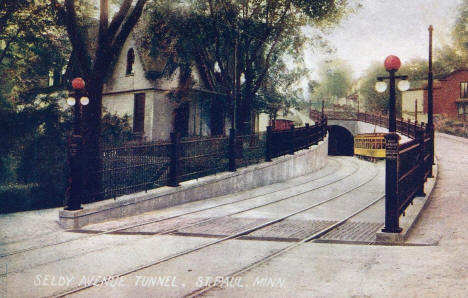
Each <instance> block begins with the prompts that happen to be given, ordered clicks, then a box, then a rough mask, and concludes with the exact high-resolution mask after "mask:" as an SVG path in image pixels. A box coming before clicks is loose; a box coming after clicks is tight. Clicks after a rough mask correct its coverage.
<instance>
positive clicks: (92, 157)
mask: <svg viewBox="0 0 468 298" xmlns="http://www.w3.org/2000/svg"><path fill="white" fill-rule="evenodd" d="M146 1H147V0H136V1H133V0H123V1H121V4H120V6H119V9H118V11H117V13H115V15H114V16H113V17H112V19H111V20H110V18H109V1H108V0H100V8H99V35H98V38H97V44H96V50H95V53H91V52H90V50H89V49H90V43H92V42H94V40H89V39H88V40H87V39H86V38H85V36H86V32H85V28H84V27H83V26H80V22H79V18H78V14H77V7H76V5H75V1H74V0H65V6H64V7H62V6H61V5H60V4H58V2H57V1H54V2H55V5H56V6H57V7H58V9H59V11H60V13H61V16H62V20H63V21H64V23H65V26H66V28H67V32H68V36H69V38H70V42H71V44H72V47H73V54H74V59H75V60H74V61H75V62H76V64H77V65H78V68H79V70H80V73H81V75H82V77H83V79H84V80H85V82H86V89H87V92H88V95H89V98H90V103H89V105H87V106H86V107H85V108H84V109H83V123H84V124H85V127H84V131H83V138H84V142H85V143H86V146H84V156H85V160H86V162H85V165H86V168H85V169H86V170H85V171H84V172H85V173H86V174H87V176H86V177H85V181H84V182H85V184H86V186H87V187H86V188H87V189H88V191H89V192H90V193H91V194H96V193H98V192H100V180H101V179H100V175H99V172H100V166H101V161H100V152H99V147H100V145H99V143H100V135H101V118H102V91H103V86H104V83H105V78H106V77H107V76H108V75H109V74H110V73H111V72H112V67H113V65H114V63H115V61H116V60H117V57H118V56H119V54H120V52H121V50H122V47H123V45H124V43H125V41H126V40H127V38H128V36H129V34H130V33H131V31H132V29H133V28H134V27H135V25H136V23H137V22H138V20H139V18H140V16H141V15H142V13H143V9H144V6H145V4H146ZM133 4H134V5H133ZM132 5H133V6H132Z"/></svg>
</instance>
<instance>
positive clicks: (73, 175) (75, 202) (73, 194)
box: [65, 78, 89, 210]
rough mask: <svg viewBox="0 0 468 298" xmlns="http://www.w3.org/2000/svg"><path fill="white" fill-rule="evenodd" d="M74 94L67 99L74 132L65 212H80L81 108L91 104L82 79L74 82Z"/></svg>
mask: <svg viewBox="0 0 468 298" xmlns="http://www.w3.org/2000/svg"><path fill="white" fill-rule="evenodd" d="M72 87H73V92H71V93H70V96H69V97H68V99H67V104H68V105H70V106H73V107H74V118H73V132H72V135H71V136H70V138H69V139H68V163H69V167H70V173H69V178H68V189H67V198H66V204H65V210H79V209H82V208H81V197H82V193H83V175H82V174H83V168H82V147H83V138H82V136H81V107H82V106H86V105H88V104H89V98H88V97H87V96H86V90H85V82H84V80H83V79H82V78H75V79H73V81H72Z"/></svg>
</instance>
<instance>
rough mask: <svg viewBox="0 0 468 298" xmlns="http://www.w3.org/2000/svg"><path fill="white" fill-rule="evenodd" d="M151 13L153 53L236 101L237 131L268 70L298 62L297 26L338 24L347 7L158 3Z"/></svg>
mask: <svg viewBox="0 0 468 298" xmlns="http://www.w3.org/2000/svg"><path fill="white" fill-rule="evenodd" d="M153 8H154V9H153V18H152V21H151V22H150V23H149V26H148V29H149V30H148V31H149V32H154V34H153V38H152V43H153V49H154V54H159V53H161V52H165V53H167V54H169V55H171V56H172V57H174V58H172V61H174V62H175V63H176V64H179V65H178V66H185V69H187V71H189V68H188V67H187V66H188V65H191V64H192V63H193V62H195V65H196V66H197V68H198V70H199V72H200V74H201V78H202V79H203V81H204V83H205V85H206V86H207V87H208V88H210V90H216V91H218V92H222V93H224V94H228V95H229V96H230V98H231V102H232V101H234V98H236V99H237V105H238V106H237V109H238V111H239V113H237V115H238V119H237V123H238V126H239V129H241V130H243V129H244V128H243V126H244V124H245V123H247V127H246V129H247V130H248V122H249V115H250V111H251V110H252V108H253V107H254V103H255V98H256V94H257V93H258V92H259V91H260V89H261V88H262V86H263V87H265V85H264V82H265V80H268V77H269V71H270V70H271V69H272V67H274V65H275V64H277V63H279V64H281V63H283V62H284V61H282V59H283V58H284V56H285V55H289V56H290V57H291V58H292V59H293V60H294V59H300V58H301V55H302V49H303V46H304V44H305V41H306V39H305V37H304V36H303V34H302V32H301V27H302V26H304V25H307V24H312V25H314V26H326V25H330V24H333V23H335V22H338V21H339V20H340V18H341V16H343V15H344V14H345V13H347V12H348V3H347V1H332V0H319V1H302V0H282V1H270V0H268V1H239V0H224V1H213V0H194V1H190V2H188V3H187V2H179V3H174V2H172V1H169V2H165V3H157V4H156V5H154V6H153ZM280 68H281V67H279V68H278V69H280ZM241 76H243V77H244V78H245V83H243V84H241V80H240V78H241ZM234 82H235V83H234ZM267 85H268V84H267ZM265 88H267V87H265ZM240 95H242V96H240Z"/></svg>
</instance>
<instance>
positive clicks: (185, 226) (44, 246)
mask: <svg viewBox="0 0 468 298" xmlns="http://www.w3.org/2000/svg"><path fill="white" fill-rule="evenodd" d="M351 163H352V164H353V165H354V166H356V167H355V168H354V169H353V170H352V171H351V172H350V173H348V174H346V175H344V176H343V177H340V178H339V179H336V180H333V181H332V182H330V183H324V184H322V185H319V186H316V187H313V188H310V189H307V190H304V191H301V192H298V193H295V194H292V195H289V196H286V197H282V198H280V199H277V200H273V201H269V202H267V203H264V204H259V205H255V206H253V207H249V208H246V209H243V210H240V211H237V212H232V213H229V214H225V215H222V216H220V217H216V218H209V219H202V220H200V221H196V222H194V223H191V224H188V225H183V226H177V227H176V228H173V229H169V230H165V231H162V232H159V233H155V234H153V235H154V236H156V235H167V234H171V233H174V232H176V231H177V230H180V229H185V228H189V227H192V226H196V225H198V224H202V223H206V222H208V221H212V220H215V219H219V218H221V217H229V216H233V215H237V214H240V213H243V212H248V211H251V210H254V209H258V208H262V207H265V206H268V205H272V204H276V203H279V202H282V201H286V200H289V199H292V198H295V197H298V196H300V195H304V194H307V193H310V192H313V191H316V190H319V189H321V188H324V187H327V186H329V185H332V184H336V183H339V182H341V181H343V180H344V179H346V178H348V177H350V176H352V175H354V174H355V173H356V172H357V171H358V170H359V166H358V165H357V164H356V163H355V162H351ZM339 165H341V163H339ZM326 177H328V176H321V177H320V178H315V179H311V180H307V181H305V182H301V183H298V184H295V185H293V186H290V187H288V188H287V189H282V190H281V191H287V190H288V189H292V188H295V187H297V186H300V185H304V184H307V183H310V182H313V181H317V180H320V179H323V178H326ZM374 177H375V176H374ZM273 192H278V191H271V192H267V193H264V194H261V195H257V196H254V197H249V198H245V199H242V200H237V201H234V202H229V203H223V204H218V205H216V206H212V207H208V208H202V209H198V210H195V211H190V212H185V213H182V214H179V215H176V216H171V217H167V218H163V219H158V220H152V221H147V222H144V223H139V224H135V225H130V226H125V227H120V228H116V229H110V230H107V231H103V232H98V233H95V234H89V235H87V236H85V237H80V238H74V239H70V240H67V241H62V242H58V243H52V244H48V245H42V246H37V247H33V248H30V249H25V250H21V251H17V252H14V253H13V252H12V253H10V254H9V256H11V255H14V254H20V253H25V252H29V251H32V250H38V249H43V248H47V247H52V246H56V245H60V244H66V243H70V242H73V241H77V240H85V239H88V238H91V237H96V236H99V235H104V234H111V233H121V232H122V231H125V230H128V229H132V228H135V227H141V226H144V225H149V224H153V223H158V222H162V221H166V220H170V219H174V218H178V217H182V216H185V215H192V214H195V213H198V212H202V211H206V210H210V209H214V208H218V207H222V206H227V205H232V204H237V203H239V202H244V201H248V200H253V199H256V198H259V197H263V196H266V195H268V194H271V193H273ZM115 246H118V245H115ZM115 246H114V247H115ZM107 248H108V247H107ZM103 249H106V248H99V249H97V250H103ZM97 250H93V251H87V252H85V254H87V253H91V252H95V251H97ZM73 257H75V256H71V257H67V259H68V258H73ZM60 260H62V261H63V260H64V259H63V258H61V259H60ZM57 261H59V260H54V261H48V262H45V263H39V264H34V265H33V266H29V267H27V268H23V269H21V270H10V271H9V272H8V274H13V273H19V272H22V271H24V270H25V269H31V268H35V267H39V266H42V265H46V264H50V263H54V262H57ZM6 275H7V274H5V273H4V274H0V277H1V276H6Z"/></svg>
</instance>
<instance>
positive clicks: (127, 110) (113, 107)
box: [102, 91, 157, 140]
mask: <svg viewBox="0 0 468 298" xmlns="http://www.w3.org/2000/svg"><path fill="white" fill-rule="evenodd" d="M137 93H144V94H145V119H144V134H143V137H144V138H146V139H148V140H152V139H153V122H154V100H155V97H156V93H157V92H155V91H147V92H128V93H120V94H112V95H104V96H103V98H102V104H103V106H104V107H105V109H106V110H107V112H109V113H110V114H117V115H119V116H124V115H128V116H130V123H131V125H132V126H133V114H134V111H133V109H134V98H135V94H137Z"/></svg>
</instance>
